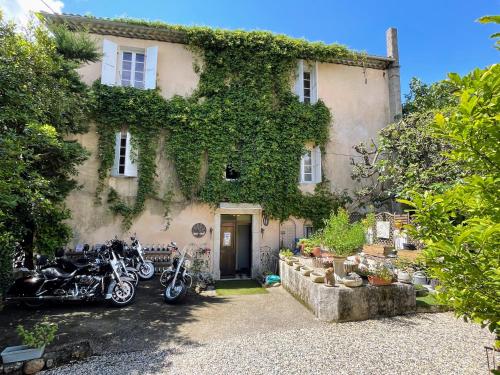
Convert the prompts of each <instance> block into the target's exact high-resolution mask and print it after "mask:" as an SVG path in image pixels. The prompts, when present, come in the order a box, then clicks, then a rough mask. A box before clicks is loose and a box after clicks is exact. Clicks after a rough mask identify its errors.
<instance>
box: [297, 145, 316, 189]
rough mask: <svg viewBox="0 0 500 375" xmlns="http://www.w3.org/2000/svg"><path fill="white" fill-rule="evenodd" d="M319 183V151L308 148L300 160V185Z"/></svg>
mask: <svg viewBox="0 0 500 375" xmlns="http://www.w3.org/2000/svg"><path fill="white" fill-rule="evenodd" d="M319 182H321V150H320V148H319V147H314V148H310V149H309V148H308V149H307V150H306V151H305V152H304V154H303V155H302V158H301V159H300V183H302V184H316V183H319Z"/></svg>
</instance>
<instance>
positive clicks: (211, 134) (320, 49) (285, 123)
mask: <svg viewBox="0 0 500 375" xmlns="http://www.w3.org/2000/svg"><path fill="white" fill-rule="evenodd" d="M183 30H184V31H185V32H186V35H187V39H188V45H189V46H190V47H191V49H193V50H194V51H196V52H197V53H198V54H200V56H201V59H202V61H203V64H202V66H201V67H197V70H198V71H199V73H200V81H199V85H198V87H197V89H196V91H195V92H194V93H193V95H191V96H190V97H188V98H184V97H180V96H175V97H173V98H171V99H169V100H166V99H164V98H163V97H162V96H161V95H160V94H159V91H157V90H138V89H134V88H124V87H109V86H103V85H101V84H99V83H95V84H94V85H93V96H94V119H95V121H96V123H97V132H98V134H99V145H98V149H99V159H100V161H101V164H100V168H99V181H100V182H99V186H98V189H97V192H96V193H97V196H98V197H99V196H100V195H101V193H102V192H103V188H104V182H105V179H106V177H107V176H108V173H109V171H110V169H111V167H112V165H113V160H114V142H115V138H114V137H115V136H114V134H115V133H116V132H118V131H120V130H121V128H122V127H123V126H128V129H129V131H130V133H131V134H132V142H133V147H134V149H135V150H137V163H138V192H137V197H136V199H135V203H134V204H133V205H132V206H128V205H127V204H125V203H124V202H123V201H122V200H121V199H120V197H119V196H118V194H117V193H116V191H114V190H110V192H109V194H108V203H109V206H110V208H111V209H112V210H113V211H114V212H115V213H117V214H120V215H122V216H124V225H125V226H130V225H131V223H132V220H133V218H134V217H135V216H137V215H138V214H139V213H140V212H142V210H143V209H144V204H145V201H146V199H148V198H150V197H154V196H156V192H155V191H156V189H155V186H154V185H155V184H154V178H155V170H156V165H155V157H156V151H157V147H158V138H159V137H160V134H165V137H166V138H165V152H166V155H167V157H168V158H170V159H171V160H172V161H173V162H174V166H175V170H176V174H177V178H178V180H179V183H180V187H181V190H182V193H183V194H184V196H185V197H186V198H188V199H199V200H201V201H203V202H206V203H209V204H212V205H216V204H218V203H219V202H224V201H230V202H234V203H241V202H245V203H259V204H261V205H262V206H263V208H264V210H265V212H266V213H267V214H268V215H269V216H270V217H272V218H277V219H281V220H284V219H286V218H288V217H289V216H290V215H294V216H297V217H304V218H309V219H311V220H312V221H313V222H314V223H315V225H316V226H321V223H322V218H323V217H326V216H328V214H329V212H330V211H331V210H332V209H336V208H337V207H338V206H339V205H341V204H342V203H343V199H341V198H340V197H337V196H336V195H334V194H332V193H330V192H329V191H327V189H325V188H324V187H322V188H321V187H318V189H317V192H316V193H315V194H307V195H304V194H302V193H301V192H300V190H299V188H298V181H299V164H300V158H301V155H302V154H303V152H304V150H305V145H306V144H307V143H312V144H315V145H319V146H321V147H322V148H323V147H324V146H325V144H326V142H327V141H328V136H329V126H330V123H331V115H330V112H329V110H328V108H327V107H326V106H325V105H324V103H323V102H321V101H318V102H317V103H315V104H306V103H301V102H299V99H298V97H297V96H296V95H294V94H293V93H292V91H291V85H292V82H293V80H294V72H295V68H296V63H297V58H306V59H310V60H319V61H330V60H332V59H334V58H339V57H346V56H350V57H352V56H355V55H354V54H353V53H352V52H350V51H349V50H348V49H346V48H345V47H343V46H339V45H329V46H327V45H324V44H322V43H308V42H306V41H304V40H296V39H292V38H288V37H285V36H281V35H274V34H271V33H268V32H243V31H221V30H212V29H208V28H199V27H195V28H183ZM204 163H206V165H207V166H208V168H207V169H206V173H203V175H202V166H203V164H204ZM227 164H231V165H232V166H233V168H234V169H235V170H237V171H238V172H239V173H240V178H238V179H237V180H234V181H227V180H226V179H225V178H224V172H225V169H226V165H227ZM320 212H321V214H319V213H320Z"/></svg>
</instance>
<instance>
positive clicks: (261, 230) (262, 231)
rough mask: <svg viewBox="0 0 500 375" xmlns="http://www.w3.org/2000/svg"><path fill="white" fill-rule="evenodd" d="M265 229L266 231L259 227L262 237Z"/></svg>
mask: <svg viewBox="0 0 500 375" xmlns="http://www.w3.org/2000/svg"><path fill="white" fill-rule="evenodd" d="M265 231H266V230H265V229H264V228H260V234H261V235H262V238H264V232H265Z"/></svg>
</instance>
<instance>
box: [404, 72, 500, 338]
mask: <svg viewBox="0 0 500 375" xmlns="http://www.w3.org/2000/svg"><path fill="white" fill-rule="evenodd" d="M452 79H453V82H454V83H455V84H456V85H457V87H458V88H459V92H458V93H457V96H458V97H459V98H460V101H459V103H458V104H457V106H456V108H454V109H453V110H451V111H450V112H449V113H448V115H447V116H444V115H442V114H438V115H437V116H436V121H435V126H434V134H435V136H436V137H440V138H441V139H444V140H446V141H447V142H449V144H450V145H451V146H452V147H451V148H450V149H449V150H448V152H447V154H446V156H447V157H448V158H449V159H450V160H451V161H452V162H453V163H459V164H460V165H461V166H462V167H463V169H464V171H466V175H465V177H462V178H461V179H459V180H457V181H456V182H455V183H454V184H453V185H452V186H450V187H449V188H448V189H447V190H445V191H444V192H440V193H439V192H436V191H428V192H425V193H422V192H416V191H413V192H409V194H408V195H409V196H410V199H409V200H406V201H401V202H402V203H406V204H408V205H410V206H411V207H413V209H414V216H413V217H414V224H415V227H414V228H413V231H414V235H416V236H418V237H419V238H420V239H421V240H422V241H423V242H424V244H425V245H426V250H425V252H424V254H425V257H426V262H427V264H428V266H429V270H430V272H431V275H432V276H433V277H436V278H438V279H439V280H440V282H441V284H442V288H441V289H440V291H441V293H440V294H439V296H440V299H441V300H442V301H443V302H446V303H447V304H448V305H450V306H451V307H453V308H454V310H455V312H456V313H457V314H458V315H461V316H464V317H466V318H467V319H471V320H473V321H476V322H479V323H482V324H483V323H484V324H487V325H488V326H489V328H490V329H491V330H492V331H496V332H498V330H499V329H500V314H499V311H498V306H500V251H499V249H500V208H499V207H500V157H499V154H498V149H499V147H498V145H499V140H500V127H499V126H498V118H497V115H498V113H499V109H500V108H499V97H500V95H499V91H500V90H499V88H500V86H499V84H498V82H499V79H500V67H499V66H498V65H493V66H491V67H490V68H488V69H485V70H478V69H476V70H475V71H473V72H472V73H470V74H469V75H467V76H465V77H458V76H456V75H454V76H453V77H452Z"/></svg>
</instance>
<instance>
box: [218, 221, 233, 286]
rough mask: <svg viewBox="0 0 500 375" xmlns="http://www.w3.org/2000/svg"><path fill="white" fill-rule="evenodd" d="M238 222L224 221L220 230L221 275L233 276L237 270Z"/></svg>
mask: <svg viewBox="0 0 500 375" xmlns="http://www.w3.org/2000/svg"><path fill="white" fill-rule="evenodd" d="M235 229H236V223H222V224H221V231H220V236H221V237H220V275H221V276H233V275H234V274H235V270H236V240H235V232H236V230H235Z"/></svg>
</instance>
